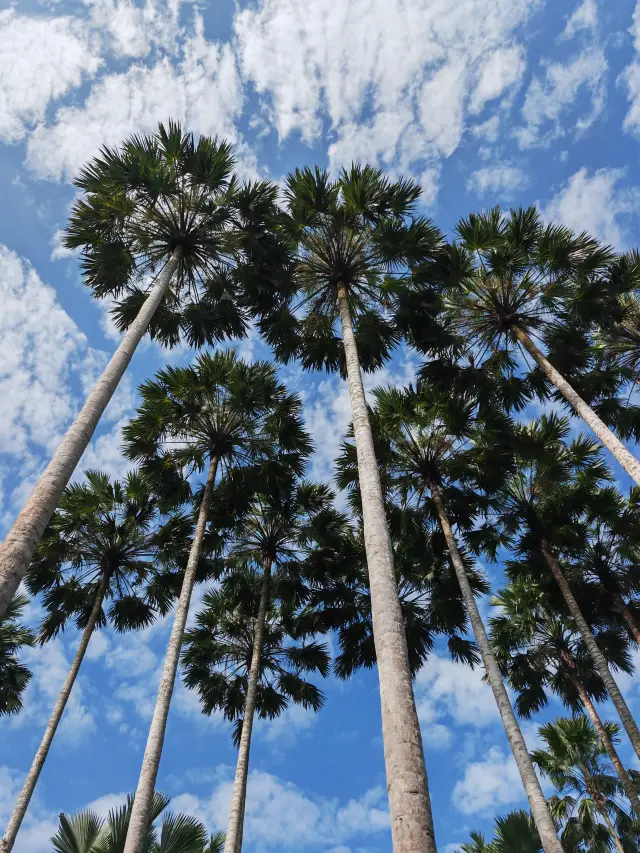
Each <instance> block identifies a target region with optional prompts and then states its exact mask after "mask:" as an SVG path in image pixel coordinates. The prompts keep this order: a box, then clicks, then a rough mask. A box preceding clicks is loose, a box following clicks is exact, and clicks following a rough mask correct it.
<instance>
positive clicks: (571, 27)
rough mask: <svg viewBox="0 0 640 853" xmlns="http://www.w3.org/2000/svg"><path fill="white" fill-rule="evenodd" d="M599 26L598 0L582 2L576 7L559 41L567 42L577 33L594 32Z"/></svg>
mask: <svg viewBox="0 0 640 853" xmlns="http://www.w3.org/2000/svg"><path fill="white" fill-rule="evenodd" d="M597 26H598V7H597V5H596V0H582V3H580V5H579V6H577V7H576V9H575V10H574V12H573V14H572V15H571V17H570V18H569V20H568V21H567V26H566V27H565V28H564V30H563V32H562V34H561V36H560V39H559V40H560V41H566V40H567V39H571V38H573V37H574V36H575V35H576V33H579V32H581V31H583V30H588V31H590V32H593V31H595V29H596V28H597Z"/></svg>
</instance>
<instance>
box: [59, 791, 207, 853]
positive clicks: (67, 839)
mask: <svg viewBox="0 0 640 853" xmlns="http://www.w3.org/2000/svg"><path fill="white" fill-rule="evenodd" d="M168 804H169V798H168V797H165V796H164V795H163V794H158V793H156V794H155V795H154V799H153V805H152V809H151V821H150V823H149V828H148V830H147V833H146V835H145V838H144V842H143V846H142V853H222V845H223V843H224V835H222V834H221V833H218V834H217V835H212V836H208V834H207V831H206V829H205V827H204V826H203V825H202V824H201V823H200V822H199V821H198V820H196V819H195V818H193V817H190V816H189V815H185V814H171V813H167V814H164V815H163V816H162V824H161V826H160V831H159V832H158V830H157V829H156V828H155V827H154V826H153V823H154V822H155V821H156V820H157V818H158V817H159V816H160V815H161V814H162V812H163V811H164V810H165V809H166V807H167V805H168ZM132 805H133V798H132V797H131V796H129V797H127V802H126V804H125V805H123V806H120V807H118V808H115V809H111V811H110V812H109V814H108V816H107V818H106V820H105V819H104V818H102V817H100V816H99V815H98V814H96V813H95V812H93V811H91V810H88V809H86V810H83V811H80V812H77V813H76V814H74V815H71V817H67V815H65V814H61V815H60V828H59V830H58V832H57V833H56V835H54V837H53V838H52V839H51V843H52V844H53V848H54V851H55V853H122V851H123V849H124V842H125V838H126V834H127V827H128V825H129V819H130V817H131V808H132Z"/></svg>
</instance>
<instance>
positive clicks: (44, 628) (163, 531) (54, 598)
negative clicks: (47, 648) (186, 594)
mask: <svg viewBox="0 0 640 853" xmlns="http://www.w3.org/2000/svg"><path fill="white" fill-rule="evenodd" d="M190 532H191V524H190V522H189V520H188V519H186V518H185V517H183V516H181V515H179V514H174V515H173V516H171V517H169V518H166V519H163V518H162V517H161V516H159V515H158V510H157V505H156V502H155V500H154V499H153V498H152V497H151V496H150V494H149V484H148V482H146V480H145V479H144V477H142V476H141V475H140V474H137V473H131V474H129V475H128V476H127V478H126V479H125V480H124V481H122V482H120V481H117V480H116V481H111V480H110V478H109V477H108V476H107V475H106V474H104V473H102V472H100V471H87V472H86V482H85V483H80V484H73V485H71V486H69V487H68V488H67V489H66V491H65V492H64V494H63V497H62V500H61V501H60V506H59V507H58V509H57V510H56V513H55V514H54V516H53V518H52V520H51V522H50V524H49V527H48V528H47V530H46V531H45V534H44V536H43V538H42V541H41V543H40V546H39V548H38V551H37V552H36V556H35V558H34V560H33V561H32V564H31V566H30V568H29V572H28V574H27V586H28V588H29V591H30V592H31V593H32V594H34V595H36V594H38V593H42V595H43V599H42V600H43V604H44V606H45V608H46V610H47V611H48V613H47V616H46V618H45V619H44V621H43V623H42V625H41V629H40V638H41V640H42V641H43V642H44V641H45V640H47V639H50V638H51V637H53V636H55V635H56V634H57V633H58V631H60V630H62V629H64V627H65V625H66V623H67V621H68V620H69V619H70V618H72V617H75V622H76V625H77V627H78V628H84V626H85V625H86V623H87V620H88V619H89V615H90V613H91V610H92V607H93V604H94V601H95V598H96V594H97V592H98V588H99V587H100V585H101V583H103V582H104V583H105V585H106V589H105V595H104V598H105V600H106V601H109V600H110V602H111V604H110V607H109V610H108V612H107V614H106V615H105V613H104V611H101V613H100V614H99V616H98V621H97V626H101V625H104V624H105V623H106V621H107V619H108V620H109V621H110V622H111V624H112V625H113V626H114V628H115V629H116V630H117V631H125V630H130V629H132V628H139V627H142V626H145V625H148V624H150V623H151V622H152V621H153V620H154V618H155V616H156V615H157V613H166V612H167V611H168V609H169V607H170V604H171V597H170V595H169V594H168V593H167V590H166V587H165V586H164V585H163V584H161V583H158V574H159V572H160V571H161V570H162V569H163V568H167V567H170V566H172V565H174V564H175V562H176V560H179V559H180V558H181V555H182V554H183V553H184V550H185V548H186V547H187V543H188V538H189V535H190Z"/></svg>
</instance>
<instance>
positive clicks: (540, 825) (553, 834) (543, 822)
mask: <svg viewBox="0 0 640 853" xmlns="http://www.w3.org/2000/svg"><path fill="white" fill-rule="evenodd" d="M428 485H429V488H430V490H431V497H432V499H433V502H434V504H435V507H436V510H437V512H438V519H439V521H440V527H441V529H442V532H443V534H444V538H445V540H446V543H447V549H448V551H449V556H450V557H451V562H452V564H453V568H454V571H455V573H456V577H457V579H458V583H459V585H460V591H461V592H462V598H463V601H464V604H465V607H466V609H467V613H468V614H469V621H470V622H471V626H472V628H473V633H474V634H475V638H476V641H477V643H478V648H479V649H480V655H481V656H482V662H483V664H484V668H485V672H486V673H487V680H488V681H489V684H490V685H491V689H492V690H493V695H494V697H495V700H496V704H497V706H498V710H499V711H500V717H501V718H502V724H503V726H504V730H505V732H506V735H507V739H508V741H509V746H510V747H511V752H512V753H513V757H514V759H515V762H516V766H517V767H518V772H519V773H520V778H521V779H522V784H523V786H524V790H525V793H526V795H527V799H528V801H529V807H530V808H531V815H532V817H533V820H534V822H535V825H536V828H537V830H538V834H539V836H540V840H541V841H542V847H543V849H544V851H545V853H562V845H561V843H560V841H559V839H558V833H557V831H556V827H555V824H554V822H553V819H552V817H551V814H550V812H549V809H548V807H547V803H546V800H545V797H544V794H543V793H542V788H541V787H540V781H539V779H538V777H537V775H536V771H535V769H534V766H533V762H532V760H531V756H530V755H529V750H528V749H527V744H526V742H525V739H524V737H523V735H522V731H521V729H520V725H519V724H518V720H517V718H516V715H515V714H514V712H513V708H512V707H511V702H510V700H509V694H508V693H507V690H506V688H505V686H504V681H503V680H502V675H501V673H500V668H499V666H498V662H497V661H496V659H495V655H494V654H493V649H492V648H491V643H490V641H489V637H488V636H487V632H486V630H485V627H484V623H483V621H482V617H481V616H480V611H479V610H478V605H477V604H476V599H475V596H474V594H473V590H472V589H471V585H470V583H469V579H468V577H467V573H466V571H465V568H464V563H463V561H462V557H461V556H460V551H459V550H458V543H457V541H456V537H455V535H454V533H453V530H452V528H451V524H450V522H449V518H448V516H447V513H446V510H445V506H444V501H443V500H442V495H441V494H440V489H439V488H438V486H437V485H436V483H433V482H431V483H428Z"/></svg>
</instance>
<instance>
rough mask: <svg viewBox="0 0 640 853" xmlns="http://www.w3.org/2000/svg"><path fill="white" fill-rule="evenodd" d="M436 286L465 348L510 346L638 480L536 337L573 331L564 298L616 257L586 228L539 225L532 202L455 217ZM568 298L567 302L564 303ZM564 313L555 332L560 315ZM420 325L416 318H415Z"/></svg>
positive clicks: (634, 463) (633, 462) (632, 463)
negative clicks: (443, 277) (443, 274)
mask: <svg viewBox="0 0 640 853" xmlns="http://www.w3.org/2000/svg"><path fill="white" fill-rule="evenodd" d="M456 234H457V237H458V239H459V242H458V243H457V244H455V245H454V246H452V247H451V257H450V264H449V268H450V271H451V275H450V276H449V277H448V279H447V281H446V282H445V283H444V285H443V290H444V312H445V315H446V317H447V319H448V320H449V323H450V326H451V328H452V330H453V331H454V332H455V333H456V334H457V335H458V336H459V339H460V340H462V341H464V345H465V347H468V348H472V349H473V348H477V349H480V350H482V351H488V350H495V349H499V348H501V347H508V346H509V345H512V344H514V343H515V344H516V345H517V346H519V347H521V348H522V350H523V351H524V352H525V353H526V354H527V355H529V356H530V357H531V358H532V359H533V361H534V363H535V364H536V365H537V367H538V369H539V370H540V371H541V373H542V375H543V376H544V377H545V379H546V380H547V381H548V382H549V383H550V385H551V386H552V388H553V389H555V391H557V393H558V394H559V395H561V398H564V400H565V401H566V402H567V403H568V404H569V405H570V406H571V407H572V409H573V410H574V411H575V412H576V414H577V415H578V416H579V417H581V418H582V419H583V420H584V422H585V423H586V424H587V425H588V426H589V428H590V429H591V430H592V431H593V432H594V433H595V435H596V436H597V438H598V440H599V441H600V442H601V444H603V445H604V446H605V447H607V448H608V449H609V450H610V451H611V453H612V454H613V456H614V457H615V458H616V459H617V461H618V462H619V463H620V465H622V467H623V468H624V469H625V470H626V471H627V473H628V474H629V476H630V477H632V478H633V479H634V480H635V482H636V483H638V485H640V462H638V460H637V459H636V458H635V457H634V456H633V455H632V454H631V453H630V452H629V451H628V450H627V449H626V447H625V446H624V444H623V443H622V442H621V441H620V439H619V438H618V437H617V436H616V435H615V434H614V433H613V431H612V430H611V429H609V427H608V426H607V425H606V423H605V422H604V420H602V418H601V417H599V416H598V414H596V412H595V411H594V408H593V407H592V406H590V405H589V404H588V402H586V401H585V399H583V397H582V396H581V395H580V394H579V393H578V392H577V391H576V389H575V388H574V387H573V386H572V385H571V384H570V383H569V382H568V381H567V379H566V377H565V376H563V375H562V374H561V373H560V371H559V370H558V369H556V367H555V366H554V365H553V364H552V363H551V361H550V360H549V358H547V356H546V355H545V354H544V353H543V351H542V349H540V346H539V345H538V343H537V342H536V340H535V339H536V337H538V338H539V337H541V336H542V337H543V338H544V337H545V336H546V335H550V336H551V337H552V338H553V340H554V341H555V342H562V341H563V339H564V338H566V339H567V340H568V341H570V339H571V335H572V333H573V332H574V331H575V329H574V328H572V326H573V325H574V324H575V321H576V318H575V317H574V316H572V314H571V300H572V297H573V295H574V293H575V290H576V288H577V285H578V283H579V282H581V281H582V280H584V279H586V280H593V279H596V280H600V279H601V278H602V276H603V275H605V274H606V272H607V270H608V268H609V267H610V266H611V265H612V264H613V263H614V261H615V256H614V255H613V253H612V252H611V250H610V249H608V248H607V247H602V246H601V245H600V244H599V243H598V242H597V241H596V240H593V239H592V238H590V237H589V236H588V235H587V234H586V233H582V234H579V235H576V234H574V233H572V232H571V231H570V230H569V229H567V228H564V227H562V226H557V225H545V224H544V223H543V222H542V221H541V219H540V217H539V214H538V212H537V211H536V209H535V208H533V207H530V208H528V209H527V210H522V209H520V210H512V211H511V212H510V214H509V215H508V216H505V215H503V214H502V213H501V211H500V210H499V209H498V208H494V209H493V210H491V211H488V212H486V213H481V214H472V215H470V216H469V217H468V218H467V219H462V220H461V221H460V222H459V223H458V226H457V228H456ZM567 303H568V304H569V307H568V308H567V307H566V306H567ZM563 312H564V314H566V315H568V316H567V317H566V322H565V323H564V324H562V328H561V329H560V330H558V328H557V327H558V324H560V323H561V320H562V315H563ZM417 322H418V323H419V320H417Z"/></svg>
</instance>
